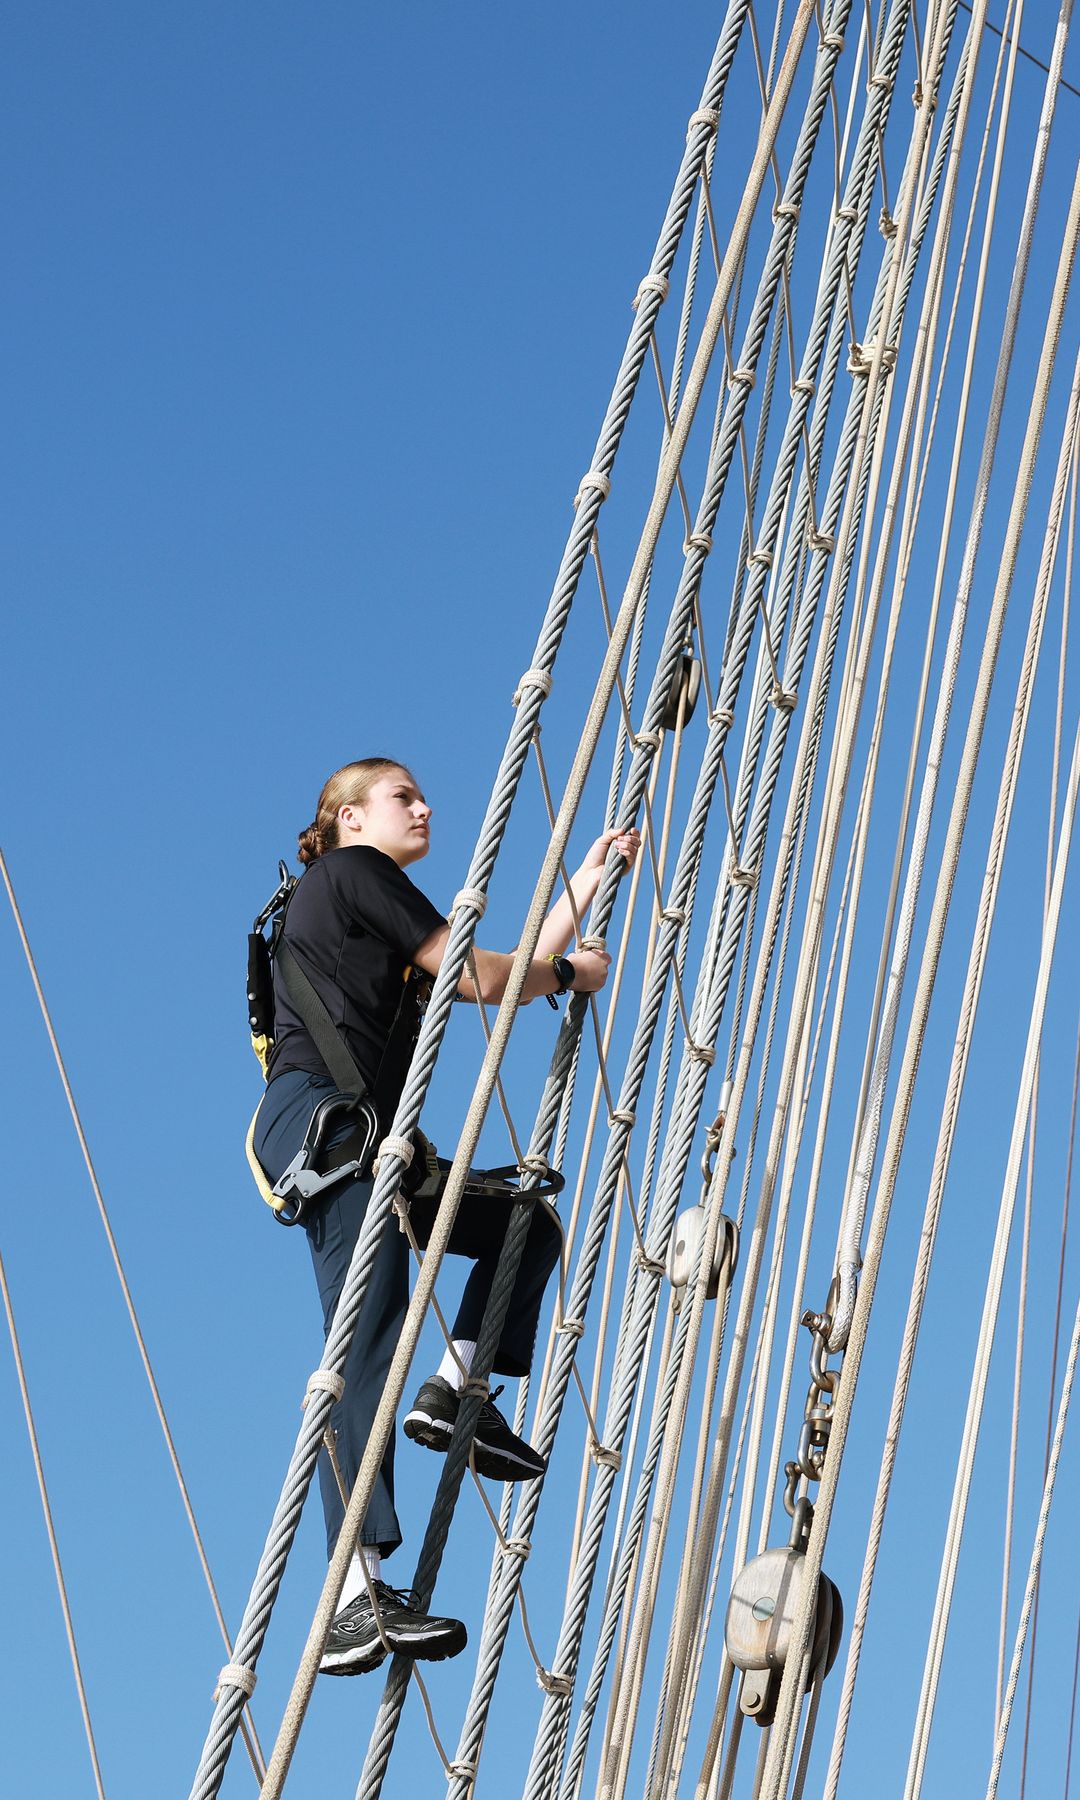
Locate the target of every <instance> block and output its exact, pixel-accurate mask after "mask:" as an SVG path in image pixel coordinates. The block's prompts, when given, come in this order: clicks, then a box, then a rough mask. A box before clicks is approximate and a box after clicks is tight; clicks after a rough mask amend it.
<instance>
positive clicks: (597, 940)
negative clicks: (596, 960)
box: [579, 931, 606, 951]
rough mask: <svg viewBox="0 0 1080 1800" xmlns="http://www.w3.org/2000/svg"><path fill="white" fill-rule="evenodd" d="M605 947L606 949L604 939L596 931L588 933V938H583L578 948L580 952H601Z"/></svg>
mask: <svg viewBox="0 0 1080 1800" xmlns="http://www.w3.org/2000/svg"><path fill="white" fill-rule="evenodd" d="M605 947H606V939H604V938H603V937H602V936H601V935H600V933H599V932H597V931H593V932H590V933H589V936H588V937H583V938H582V940H581V944H580V946H579V948H580V949H582V950H601V951H602V950H604V949H605Z"/></svg>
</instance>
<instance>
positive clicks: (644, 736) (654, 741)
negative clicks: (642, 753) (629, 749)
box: [634, 731, 663, 756]
mask: <svg viewBox="0 0 1080 1800" xmlns="http://www.w3.org/2000/svg"><path fill="white" fill-rule="evenodd" d="M662 742H663V738H662V735H661V733H660V732H659V731H635V733H634V749H635V750H648V752H649V753H650V755H652V756H655V755H656V752H657V751H658V750H659V748H660V745H661V743H662Z"/></svg>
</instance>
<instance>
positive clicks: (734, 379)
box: [728, 369, 757, 393]
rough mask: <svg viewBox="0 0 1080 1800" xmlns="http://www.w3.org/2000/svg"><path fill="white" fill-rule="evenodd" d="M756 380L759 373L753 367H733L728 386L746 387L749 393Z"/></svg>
mask: <svg viewBox="0 0 1080 1800" xmlns="http://www.w3.org/2000/svg"><path fill="white" fill-rule="evenodd" d="M756 380H757V375H756V374H755V372H754V370H753V369H732V371H731V374H730V375H729V376H728V387H729V388H733V387H744V388H745V389H746V391H747V393H749V392H750V389H751V388H752V387H753V385H754V383H755V381H756Z"/></svg>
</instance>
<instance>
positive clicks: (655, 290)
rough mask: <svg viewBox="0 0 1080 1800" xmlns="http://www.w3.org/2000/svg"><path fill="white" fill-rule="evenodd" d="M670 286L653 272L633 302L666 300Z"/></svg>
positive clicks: (663, 276) (640, 283)
mask: <svg viewBox="0 0 1080 1800" xmlns="http://www.w3.org/2000/svg"><path fill="white" fill-rule="evenodd" d="M669 286H670V283H669V282H668V278H667V276H666V275H653V274H652V273H650V274H648V275H645V276H643V277H642V279H641V280H640V281H639V282H638V291H637V293H636V294H635V295H634V298H633V301H632V302H631V304H632V305H633V306H635V307H637V306H640V304H641V297H642V295H643V294H659V296H660V299H661V301H664V300H666V299H667V297H668V289H669ZM582 485H584V484H582ZM606 497H607V496H606V495H605V499H606Z"/></svg>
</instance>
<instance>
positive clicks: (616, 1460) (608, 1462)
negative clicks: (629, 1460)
mask: <svg viewBox="0 0 1080 1800" xmlns="http://www.w3.org/2000/svg"><path fill="white" fill-rule="evenodd" d="M589 1454H590V1455H591V1457H592V1459H593V1462H594V1463H595V1464H596V1466H597V1468H599V1469H614V1471H615V1473H616V1474H618V1472H619V1470H620V1469H621V1468H622V1452H621V1451H619V1450H609V1449H608V1447H607V1445H606V1444H599V1443H593V1444H590V1445H589Z"/></svg>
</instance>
